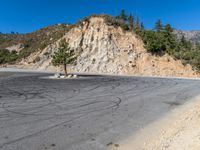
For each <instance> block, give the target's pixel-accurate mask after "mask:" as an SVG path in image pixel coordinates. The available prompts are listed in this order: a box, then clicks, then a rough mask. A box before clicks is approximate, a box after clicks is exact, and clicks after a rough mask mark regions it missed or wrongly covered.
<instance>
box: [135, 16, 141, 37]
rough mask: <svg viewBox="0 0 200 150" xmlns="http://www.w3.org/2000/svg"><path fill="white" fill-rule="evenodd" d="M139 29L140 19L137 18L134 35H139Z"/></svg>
mask: <svg viewBox="0 0 200 150" xmlns="http://www.w3.org/2000/svg"><path fill="white" fill-rule="evenodd" d="M140 27H141V26H140V18H139V17H137V20H136V25H135V33H136V34H139V33H140V31H141V29H140Z"/></svg>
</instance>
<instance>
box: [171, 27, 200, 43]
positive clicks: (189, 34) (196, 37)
mask: <svg viewBox="0 0 200 150" xmlns="http://www.w3.org/2000/svg"><path fill="white" fill-rule="evenodd" d="M174 33H175V34H176V35H177V37H178V39H181V38H182V36H184V37H185V39H186V40H187V41H190V42H192V43H200V30H191V31H184V30H175V31H174Z"/></svg>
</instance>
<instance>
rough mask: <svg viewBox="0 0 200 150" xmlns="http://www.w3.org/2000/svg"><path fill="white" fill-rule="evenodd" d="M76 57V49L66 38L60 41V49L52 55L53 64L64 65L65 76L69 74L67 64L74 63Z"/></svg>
mask: <svg viewBox="0 0 200 150" xmlns="http://www.w3.org/2000/svg"><path fill="white" fill-rule="evenodd" d="M76 59H77V57H76V55H75V52H74V50H72V49H71V48H70V47H69V43H67V42H66V39H63V40H61V41H60V43H59V48H58V51H57V52H55V53H54V55H53V56H52V64H53V65H55V66H60V65H63V67H64V68H63V69H64V72H65V76H67V64H73V63H74V62H75V61H76Z"/></svg>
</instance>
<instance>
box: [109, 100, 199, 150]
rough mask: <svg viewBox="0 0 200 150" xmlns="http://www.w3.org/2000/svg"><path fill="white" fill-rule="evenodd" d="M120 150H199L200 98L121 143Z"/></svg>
mask: <svg viewBox="0 0 200 150" xmlns="http://www.w3.org/2000/svg"><path fill="white" fill-rule="evenodd" d="M111 149H118V150H199V149H200V98H196V99H195V100H194V101H192V102H190V103H187V104H185V105H183V106H181V107H179V108H177V109H175V110H173V111H172V112H171V113H170V114H169V115H167V116H165V117H164V118H162V119H160V120H158V121H156V122H154V123H153V124H151V125H149V126H148V127H147V128H144V129H142V130H141V131H140V132H138V133H137V135H136V136H134V137H130V138H129V139H126V140H125V141H122V142H121V143H120V147H118V148H116V147H115V148H114V147H111Z"/></svg>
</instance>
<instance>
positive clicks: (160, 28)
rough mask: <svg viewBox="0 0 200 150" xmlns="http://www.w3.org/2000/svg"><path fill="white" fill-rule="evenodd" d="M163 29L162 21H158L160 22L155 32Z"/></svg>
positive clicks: (156, 25) (157, 23)
mask: <svg viewBox="0 0 200 150" xmlns="http://www.w3.org/2000/svg"><path fill="white" fill-rule="evenodd" d="M162 29H163V25H162V22H161V20H160V19H158V21H157V22H156V24H155V30H156V31H161V30H162Z"/></svg>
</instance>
